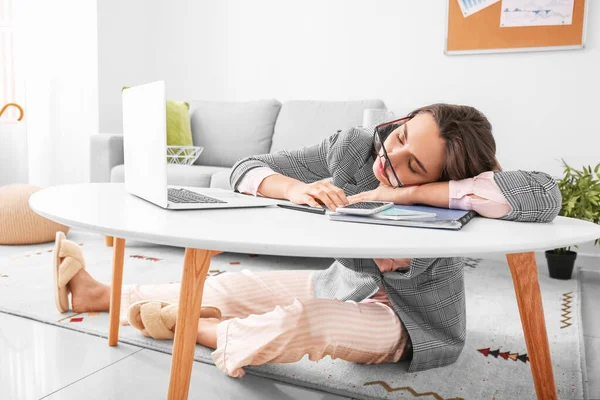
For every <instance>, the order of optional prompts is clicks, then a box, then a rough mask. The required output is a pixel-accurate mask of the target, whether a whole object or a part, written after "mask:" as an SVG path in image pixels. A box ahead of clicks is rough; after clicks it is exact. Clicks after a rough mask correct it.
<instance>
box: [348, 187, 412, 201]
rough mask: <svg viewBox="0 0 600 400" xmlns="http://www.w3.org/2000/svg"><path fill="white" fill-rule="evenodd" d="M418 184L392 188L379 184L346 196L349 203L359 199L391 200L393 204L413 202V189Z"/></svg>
mask: <svg viewBox="0 0 600 400" xmlns="http://www.w3.org/2000/svg"><path fill="white" fill-rule="evenodd" d="M416 187H418V186H405V187H401V188H396V189H393V188H391V187H390V186H387V185H380V186H379V187H378V188H377V189H373V190H369V191H367V192H362V193H359V194H355V195H354V196H350V197H348V201H349V202H350V204H353V203H358V202H359V201H391V202H393V203H394V204H404V205H410V204H414V203H415V201H414V191H415V188H416Z"/></svg>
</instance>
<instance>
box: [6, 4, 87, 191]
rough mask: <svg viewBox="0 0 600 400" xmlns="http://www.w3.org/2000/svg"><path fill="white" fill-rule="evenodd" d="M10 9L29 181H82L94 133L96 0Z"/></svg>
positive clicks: (38, 182) (84, 176)
mask: <svg viewBox="0 0 600 400" xmlns="http://www.w3.org/2000/svg"><path fill="white" fill-rule="evenodd" d="M15 11H16V23H17V25H16V27H17V46H16V50H17V54H16V61H17V72H18V74H19V76H20V79H22V80H23V81H24V85H25V102H24V103H25V114H26V129H27V142H28V159H29V183H32V184H36V185H42V186H50V185H56V184H63V183H77V182H87V181H89V137H90V135H91V134H93V133H97V132H98V30H97V26H98V25H97V22H98V18H97V15H98V14H97V4H96V0H56V1H46V0H19V1H16V2H15Z"/></svg>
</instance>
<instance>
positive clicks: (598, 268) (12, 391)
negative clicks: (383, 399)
mask: <svg viewBox="0 0 600 400" xmlns="http://www.w3.org/2000/svg"><path fill="white" fill-rule="evenodd" d="M578 264H579V265H581V266H583V267H584V268H585V270H583V271H582V314H583V332H584V343H585V348H586V359H587V369H588V398H589V399H599V398H600V379H598V377H599V376H600V356H599V355H600V319H598V318H597V315H598V311H597V310H598V305H599V304H600V260H599V259H597V258H596V259H594V258H587V259H586V258H584V257H580V260H579V261H578ZM170 365H171V357H170V355H167V354H163V353H158V352H155V351H151V350H146V349H140V348H137V347H134V346H129V345H125V344H121V345H119V346H118V347H108V346H107V343H106V339H104V338H99V337H95V336H91V335H86V334H83V333H78V332H74V331H71V330H67V329H62V328H59V327H55V326H51V325H46V324H43V323H40V322H36V321H31V320H28V319H24V318H19V317H15V316H11V315H7V314H2V313H0V399H10V400H13V399H41V398H46V399H52V400H58V399H61V400H62V399H82V398H85V399H144V400H150V399H164V398H165V395H166V393H167V389H168V382H169V373H170ZM189 397H190V399H203V400H211V399H239V398H243V399H261V400H263V399H264V400H268V399H278V400H279V399H302V400H305V399H306V400H311V399H315V400H316V399H322V400H334V399H345V397H341V396H335V395H331V394H327V393H323V392H319V391H315V390H309V389H305V388H300V387H296V386H292V385H287V384H283V383H279V382H276V381H273V380H269V379H265V378H260V377H256V376H252V375H246V376H245V377H244V378H243V379H232V378H229V377H227V376H225V375H224V374H222V373H221V372H219V371H218V370H217V369H216V368H215V367H214V366H212V365H206V364H202V363H197V362H196V363H194V369H193V372H192V385H191V387H190V396H189Z"/></svg>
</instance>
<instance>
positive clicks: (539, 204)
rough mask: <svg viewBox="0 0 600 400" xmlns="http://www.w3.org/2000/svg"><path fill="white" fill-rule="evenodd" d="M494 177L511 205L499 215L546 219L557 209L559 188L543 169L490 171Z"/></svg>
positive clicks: (520, 220)
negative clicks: (540, 170)
mask: <svg viewBox="0 0 600 400" xmlns="http://www.w3.org/2000/svg"><path fill="white" fill-rule="evenodd" d="M494 181H495V182H496V184H497V185H498V187H499V188H500V190H501V191H502V194H503V195H504V197H505V198H506V200H507V201H508V203H509V204H510V208H511V211H510V212H509V213H508V214H506V215H505V216H504V217H502V218H500V219H504V220H508V221H519V222H550V221H552V220H553V219H554V218H555V217H556V216H557V215H558V213H559V212H560V208H561V205H562V196H561V194H560V190H559V189H558V185H557V184H556V181H555V180H554V178H552V177H551V176H550V175H548V174H546V173H544V172H536V171H533V172H529V171H500V172H496V173H494Z"/></svg>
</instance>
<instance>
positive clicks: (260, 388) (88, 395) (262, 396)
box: [46, 350, 347, 400]
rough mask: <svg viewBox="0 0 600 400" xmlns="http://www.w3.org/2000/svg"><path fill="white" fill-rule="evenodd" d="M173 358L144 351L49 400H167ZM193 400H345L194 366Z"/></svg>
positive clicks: (258, 378)
mask: <svg viewBox="0 0 600 400" xmlns="http://www.w3.org/2000/svg"><path fill="white" fill-rule="evenodd" d="M170 370H171V355H170V354H164V353H159V352H156V351H152V350H142V351H140V352H138V353H136V354H134V355H132V356H131V357H128V358H126V359H124V360H121V361H119V362H118V363H115V364H113V365H111V366H110V367H108V368H105V369H103V370H101V371H98V372H97V373H95V374H93V375H91V376H88V377H87V378H85V379H82V380H80V381H78V382H75V383H74V384H72V385H71V386H68V387H66V388H64V389H63V390H61V391H59V392H56V393H54V394H52V395H51V396H49V397H47V398H46V400H79V399H83V398H85V399H86V400H101V399H102V400H104V399H115V400H118V399H128V400H129V399H144V400H151V399H165V398H166V397H167V392H168V388H169V375H170ZM189 398H190V399H202V400H213V399H219V400H222V399H244V400H269V399H273V400H275V399H277V400H286V399H289V400H291V399H298V400H342V399H347V397H341V396H336V395H332V394H328V393H323V392H319V391H316V390H310V389H306V388H301V387H298V386H292V385H288V384H285V383H281V382H277V381H274V380H271V379H265V378H261V377H257V376H253V375H250V374H246V375H245V376H244V377H243V378H240V379H234V378H230V377H228V376H227V375H225V374H224V373H222V372H221V371H219V370H218V369H217V368H216V367H215V366H214V365H209V364H203V363H199V362H194V367H193V370H192V381H191V385H190V392H189Z"/></svg>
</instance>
